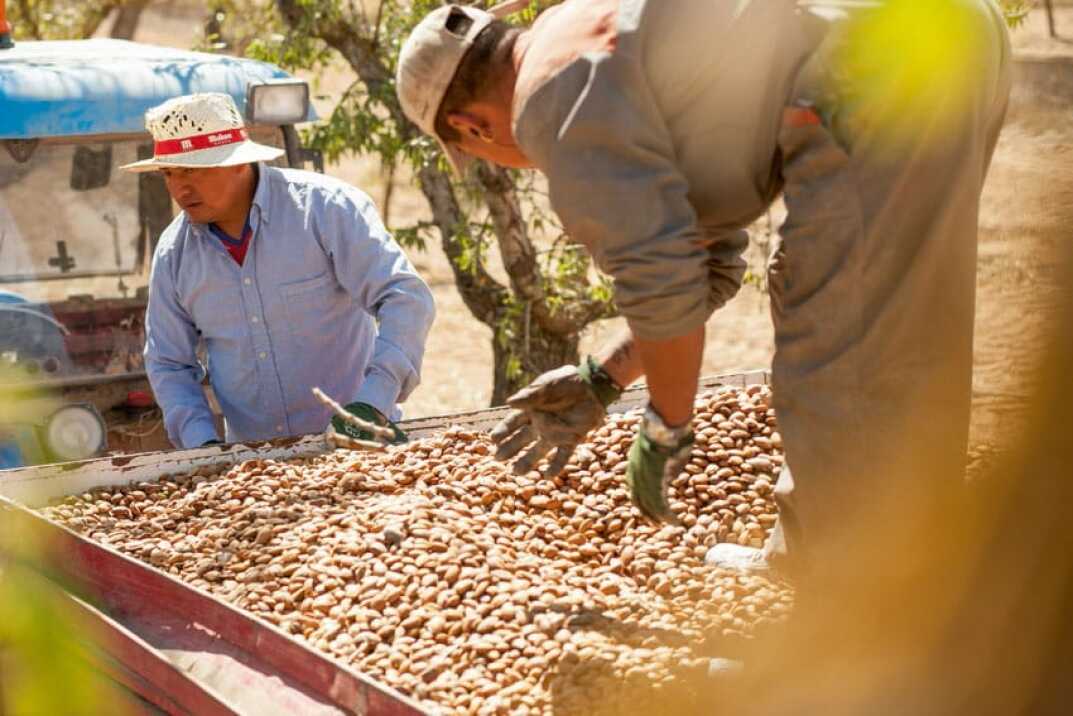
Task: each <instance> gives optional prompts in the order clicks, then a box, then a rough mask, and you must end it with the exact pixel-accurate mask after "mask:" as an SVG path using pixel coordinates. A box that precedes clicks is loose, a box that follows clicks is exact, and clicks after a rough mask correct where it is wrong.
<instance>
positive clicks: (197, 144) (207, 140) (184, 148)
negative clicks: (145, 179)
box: [153, 127, 249, 157]
mask: <svg viewBox="0 0 1073 716" xmlns="http://www.w3.org/2000/svg"><path fill="white" fill-rule="evenodd" d="M248 138H249V135H248V134H247V133H246V130H245V129H243V128H241V127H240V128H238V129H228V130H224V131H222V132H209V133H208V134H195V135H194V136H192V137H183V138H182V139H165V140H162V141H159V142H153V155H154V156H157V157H164V156H168V155H169V154H183V153H185V152H194V151H197V150H198V149H211V148H212V147H223V146H226V145H228V144H238V143H239V142H242V141H245V140H246V139H248Z"/></svg>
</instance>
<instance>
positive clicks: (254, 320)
mask: <svg viewBox="0 0 1073 716" xmlns="http://www.w3.org/2000/svg"><path fill="white" fill-rule="evenodd" d="M259 320H261V319H259V318H258V317H257V316H250V323H257V321H259Z"/></svg>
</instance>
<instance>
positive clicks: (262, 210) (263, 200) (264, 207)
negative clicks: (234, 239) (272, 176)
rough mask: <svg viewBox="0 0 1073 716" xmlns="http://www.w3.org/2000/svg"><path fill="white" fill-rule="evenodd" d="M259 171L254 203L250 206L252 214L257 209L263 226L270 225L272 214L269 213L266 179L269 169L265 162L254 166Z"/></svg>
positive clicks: (258, 217)
mask: <svg viewBox="0 0 1073 716" xmlns="http://www.w3.org/2000/svg"><path fill="white" fill-rule="evenodd" d="M254 167H255V169H256V170H257V188H256V189H255V190H254V192H253V203H252V204H250V213H251V214H252V213H253V209H254V207H256V208H257V219H258V221H259V222H260V223H262V224H267V223H269V220H268V219H269V216H270V215H271V213H270V212H269V211H268V204H269V202H268V181H267V180H266V178H265V174H266V173H267V172H268V171H269V169H268V167H267V166H265V165H264V163H263V162H258V163H257V164H256V165H254Z"/></svg>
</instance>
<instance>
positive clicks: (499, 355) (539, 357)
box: [491, 317, 581, 405]
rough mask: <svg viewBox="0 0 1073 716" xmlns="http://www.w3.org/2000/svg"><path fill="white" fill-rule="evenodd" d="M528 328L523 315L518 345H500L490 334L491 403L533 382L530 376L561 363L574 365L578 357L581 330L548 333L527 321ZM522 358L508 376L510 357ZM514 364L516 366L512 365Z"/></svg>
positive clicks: (503, 398)
mask: <svg viewBox="0 0 1073 716" xmlns="http://www.w3.org/2000/svg"><path fill="white" fill-rule="evenodd" d="M528 323H529V326H528V331H526V327H525V318H524V317H523V318H522V325H521V326H519V327H518V328H517V330H516V332H515V335H517V336H519V338H518V339H517V343H518V344H519V345H511V346H503V345H501V344H500V341H499V340H498V336H493V337H492V357H493V358H494V361H493V362H494V364H495V371H494V379H493V381H494V382H493V383H492V401H491V404H492V405H502V404H503V403H505V402H506V400H507V398H508V397H509V396H510V395H511V394H512V393H514V392H516V391H518V390H521V389H522V388H524V387H525V386H527V385H529V383H531V382H532V380H533V378H535V377H536V376H538V375H540V374H541V373H544V372H546V371H549V370H554V369H555V368H558V367H560V366H564V365H576V364H577V363H578V360H579V354H578V343H579V341H580V338H581V336H580V331H578V332H576V333H573V334H569V335H560V334H555V333H547V332H546V331H544V330H543V329H542V328H541V327H540V326H539V324H537V323H536V321H532V320H530V321H529V322H528ZM514 356H516V357H518V358H520V359H521V363H522V365H521V370H518V371H516V373H515V375H513V376H511V375H508V373H509V372H510V369H511V368H512V366H511V363H512V360H511V358H512V357H514ZM514 367H516V366H514Z"/></svg>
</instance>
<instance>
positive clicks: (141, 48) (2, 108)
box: [0, 39, 317, 139]
mask: <svg viewBox="0 0 1073 716" xmlns="http://www.w3.org/2000/svg"><path fill="white" fill-rule="evenodd" d="M289 78H292V76H291V75H289V74H288V73H286V72H284V71H283V70H281V69H280V68H278V67H276V66H275V65H270V64H268V63H265V62H258V61H256V60H248V59H242V58H235V57H228V56H225V55H212V54H208V53H203V52H189V51H186V50H176V49H172V48H167V47H157V46H154V45H144V44H140V43H135V42H127V41H125V40H105V39H101V40H72V41H66V42H17V43H16V44H15V47H13V48H12V49H8V50H0V139H34V138H46V137H66V136H84V135H94V134H131V133H140V132H144V131H145V123H144V118H145V111H146V110H147V109H149V108H150V107H154V106H156V105H158V104H160V103H161V102H164V101H165V100H168V99H171V98H172V97H178V96H179V95H184V94H193V93H195V92H226V93H227V94H230V95H231V96H232V97H234V98H235V103H236V104H238V107H239V111H241V112H243V113H245V111H246V87H247V85H249V84H250V83H251V82H262V81H265V80H273V79H289ZM316 118H317V117H316V113H315V112H314V111H313V109H312V107H310V109H309V112H308V114H307V116H306V121H312V120H314V119H316Z"/></svg>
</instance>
